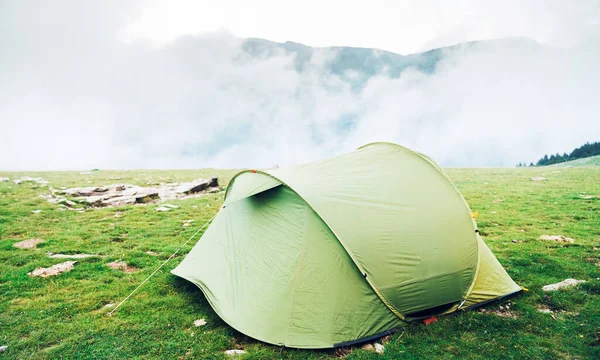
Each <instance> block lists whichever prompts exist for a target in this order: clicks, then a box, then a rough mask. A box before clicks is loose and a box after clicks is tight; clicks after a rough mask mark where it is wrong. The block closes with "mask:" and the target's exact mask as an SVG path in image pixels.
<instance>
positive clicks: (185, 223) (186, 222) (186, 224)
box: [183, 220, 194, 227]
mask: <svg viewBox="0 0 600 360" xmlns="http://www.w3.org/2000/svg"><path fill="white" fill-rule="evenodd" d="M193 222H194V220H185V221H184V222H183V227H188V226H190V225H191V224H192V223H193Z"/></svg>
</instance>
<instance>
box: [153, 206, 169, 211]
mask: <svg viewBox="0 0 600 360" xmlns="http://www.w3.org/2000/svg"><path fill="white" fill-rule="evenodd" d="M156 211H160V212H166V211H171V208H168V207H164V206H159V207H157V208H156Z"/></svg>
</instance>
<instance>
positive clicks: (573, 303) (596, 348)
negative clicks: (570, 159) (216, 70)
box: [0, 167, 600, 359]
mask: <svg viewBox="0 0 600 360" xmlns="http://www.w3.org/2000/svg"><path fill="white" fill-rule="evenodd" d="M447 173H448V174H449V176H450V178H451V179H452V180H453V181H454V182H455V183H456V185H457V186H458V188H459V189H460V190H461V191H462V193H463V194H464V196H465V198H466V199H467V201H468V202H469V204H470V206H471V208H472V210H473V211H477V212H478V213H479V217H478V219H477V221H478V224H479V229H480V232H481V234H482V235H483V237H484V240H485V241H486V242H487V244H488V245H489V247H490V248H491V249H492V251H493V252H494V253H495V254H496V256H497V257H498V259H499V260H500V262H501V263H502V264H503V265H504V266H505V268H506V269H507V271H508V273H509V274H510V275H511V276H512V277H513V279H514V280H515V281H516V282H517V283H518V284H519V285H521V286H524V287H526V288H528V289H529V292H524V293H520V294H518V295H516V296H514V297H511V298H510V299H506V300H502V301H500V302H496V303H491V304H489V305H487V306H486V308H487V309H498V307H499V305H501V304H504V303H506V302H507V301H510V302H511V303H512V304H513V305H512V307H511V309H513V310H514V311H515V312H516V314H517V318H516V319H512V318H504V317H499V316H497V315H494V314H492V313H485V314H484V313H481V312H478V311H468V312H464V313H460V314H457V315H453V316H445V317H440V318H439V320H438V321H437V322H435V323H433V324H431V325H429V326H425V325H423V324H411V325H409V326H407V327H406V328H405V329H404V330H403V331H401V332H400V333H397V334H395V335H393V336H391V337H390V338H389V340H388V341H387V343H386V344H385V346H386V347H385V353H384V355H383V356H381V355H378V354H375V353H372V352H368V351H364V350H361V349H360V347H354V348H348V349H341V350H324V351H307V350H295V349H282V348H279V347H276V346H271V345H266V344H264V343H261V342H258V341H255V340H253V339H251V338H249V337H246V336H244V335H242V334H240V333H238V332H237V331H235V330H233V329H232V328H230V327H229V326H227V325H226V324H225V323H224V322H223V321H222V320H220V318H219V317H218V316H217V315H216V314H215V313H214V311H213V310H212V309H211V308H210V306H209V305H208V303H207V301H206V300H205V298H204V296H203V295H202V293H201V291H200V290H199V289H197V288H196V287H195V286H194V285H192V284H190V283H188V282H187V281H185V280H182V279H180V278H178V277H176V276H174V275H172V274H170V273H169V270H170V269H172V268H174V267H175V266H176V264H177V263H178V262H179V261H181V259H182V258H183V256H184V255H185V254H186V253H187V252H188V251H189V249H190V248H191V247H192V246H193V242H192V243H190V244H189V245H188V246H186V247H185V248H184V249H183V251H182V253H181V255H180V256H177V257H176V258H174V259H173V260H171V262H170V263H168V264H167V266H165V267H164V268H163V269H162V270H161V271H160V272H159V273H157V274H156V275H155V276H154V277H153V278H152V279H151V281H150V282H149V283H147V284H146V285H144V287H142V289H141V290H140V291H139V292H138V293H137V294H136V295H134V297H133V298H131V299H130V300H129V301H128V302H127V303H125V305H124V306H123V307H121V308H120V309H119V310H118V311H117V312H116V313H115V314H114V315H113V316H112V317H109V316H107V315H106V313H107V310H106V309H103V307H104V305H105V304H107V303H117V302H119V301H120V300H121V299H122V298H123V297H125V296H126V295H127V294H129V292H130V291H131V290H133V289H134V288H135V287H136V286H137V285H138V284H139V283H140V282H141V281H142V280H143V279H144V278H146V277H147V276H148V275H149V274H150V273H151V272H152V271H153V270H154V269H155V268H156V267H157V266H158V265H159V264H160V263H161V262H162V261H164V259H166V258H167V257H168V256H169V255H170V254H171V253H173V252H174V251H175V250H176V249H177V248H178V247H179V246H180V244H182V243H183V242H185V240H186V239H187V238H188V237H189V236H190V235H191V234H193V233H194V232H195V231H196V230H197V229H198V227H200V226H201V225H202V224H203V223H204V222H205V221H206V220H208V219H209V218H211V217H212V216H213V215H214V214H215V213H216V211H217V210H218V209H219V207H220V205H221V203H222V201H223V193H219V194H213V195H207V196H205V197H202V198H198V199H188V200H179V201H170V202H169V203H172V204H175V205H178V206H179V208H178V209H174V210H172V211H170V212H166V213H162V212H156V211H155V208H156V206H157V205H152V204H151V205H138V206H126V207H122V208H107V209H98V210H89V211H86V212H83V213H78V212H75V211H57V210H55V209H56V207H57V206H56V205H52V204H49V203H48V202H46V200H44V199H42V198H41V197H40V196H39V195H40V194H45V193H48V190H47V188H44V187H40V186H38V185H36V184H33V183H24V184H20V185H15V184H14V183H13V182H12V181H11V182H2V183H0V346H2V345H7V346H9V348H8V350H7V351H6V352H5V353H0V358H19V359H23V358H33V359H46V358H48V359H49V358H57V357H66V358H73V357H76V358H128V359H129V358H160V359H162V358H168V359H186V358H187V359H191V358H206V359H220V358H225V357H226V356H225V355H223V351H224V350H227V349H230V348H232V347H234V346H235V345H236V344H241V345H242V346H243V347H244V349H245V350H246V351H247V352H248V354H247V355H245V356H244V358H245V359H329V358H336V357H340V356H346V357H345V358H346V359H396V358H407V359H421V358H436V359H437V358H448V359H450V358H457V359H465V358H466V359H469V358H482V357H485V358H497V359H505V358H518V359H521V358H525V359H540V358H566V359H567V358H579V359H584V358H589V359H592V358H596V359H597V358H600V340H599V337H600V280H599V278H600V266H598V265H597V264H598V263H600V250H598V248H600V198H593V199H584V198H583V197H581V196H580V195H581V194H588V195H600V167H589V168H583V167H577V168H566V169H564V168H551V167H545V168H525V169H449V170H447ZM213 174H218V175H219V177H220V179H221V183H222V185H225V184H226V182H227V181H229V180H230V179H231V177H232V176H233V175H234V174H235V171H233V170H197V171H192V170H186V171H183V170H182V171H156V170H155V171H97V172H94V173H93V174H91V175H81V174H79V172H52V173H26V174H25V173H23V174H17V173H1V172H0V177H10V178H11V180H12V179H13V178H15V177H16V176H20V175H29V176H32V177H36V176H41V177H43V178H45V179H46V180H48V181H50V185H51V186H53V187H54V188H59V187H61V186H67V187H70V186H93V185H98V186H100V185H107V184H111V183H133V184H139V185H146V184H147V183H148V182H150V183H159V182H167V181H184V180H192V179H194V178H198V177H208V176H211V175H213ZM533 176H543V177H545V178H547V180H546V181H541V182H534V181H531V180H530V178H531V177H533ZM117 177H120V178H121V179H118V180H117V179H115V178H117ZM494 200H502V202H494ZM35 209H40V210H43V211H42V212H41V213H39V214H33V213H32V210H35ZM117 211H119V212H122V216H121V217H115V216H114V215H115V213H116V212H117ZM187 219H195V223H193V226H190V227H187V228H184V227H183V226H182V222H183V221H184V220H187ZM542 234H548V235H565V236H569V237H572V238H574V239H575V241H576V242H575V244H558V243H553V242H548V241H542V240H537V239H538V237H539V236H540V235H542ZM33 237H39V238H42V239H45V242H44V243H42V244H39V245H38V248H37V249H33V250H22V249H17V248H15V247H13V246H12V244H13V243H15V242H16V241H20V240H26V239H30V238H33ZM512 240H518V241H521V242H516V243H515V242H513V241H512ZM49 251H51V252H60V253H76V252H81V253H90V254H101V255H103V256H104V257H103V258H89V259H83V260H79V261H78V263H77V264H75V269H74V270H73V271H71V272H68V273H64V274H61V275H59V276H56V277H49V278H31V277H29V276H28V275H27V273H28V272H29V271H31V270H33V269H35V268H36V267H48V266H51V265H53V264H57V263H60V262H63V261H64V260H62V259H51V258H48V257H47V256H46V252H49ZM146 251H154V252H158V253H159V256H156V257H155V256H150V255H148V254H146ZM117 260H123V261H126V262H127V263H128V264H131V265H133V266H136V267H138V268H140V270H139V271H138V272H135V273H123V272H121V271H119V270H112V269H109V268H108V267H106V266H105V264H106V263H108V262H110V261H117ZM566 278H576V279H583V280H587V282H586V283H585V284H581V285H579V286H578V287H575V288H571V289H567V290H562V291H557V292H552V293H545V292H543V291H542V290H541V287H542V286H543V285H546V284H549V283H554V282H558V281H562V280H564V279H566ZM542 305H544V306H549V307H551V308H553V309H556V310H557V311H559V310H561V311H562V312H557V313H556V314H555V315H554V317H553V316H551V315H549V314H543V313H540V312H539V311H538V310H537V309H538V308H539V307H540V306H542ZM200 318H204V319H206V321H207V325H206V326H203V327H199V328H196V327H194V325H193V321H194V320H196V319H200Z"/></svg>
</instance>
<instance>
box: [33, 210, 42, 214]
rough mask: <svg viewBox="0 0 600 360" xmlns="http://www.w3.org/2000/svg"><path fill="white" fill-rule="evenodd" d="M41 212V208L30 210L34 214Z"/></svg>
mask: <svg viewBox="0 0 600 360" xmlns="http://www.w3.org/2000/svg"><path fill="white" fill-rule="evenodd" d="M41 212H42V210H33V211H32V213H34V214H39V213H41Z"/></svg>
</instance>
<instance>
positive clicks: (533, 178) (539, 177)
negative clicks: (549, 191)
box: [531, 176, 548, 181]
mask: <svg viewBox="0 0 600 360" xmlns="http://www.w3.org/2000/svg"><path fill="white" fill-rule="evenodd" d="M544 180H548V179H546V178H545V177H541V176H536V177H532V178H531V181H544Z"/></svg>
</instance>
